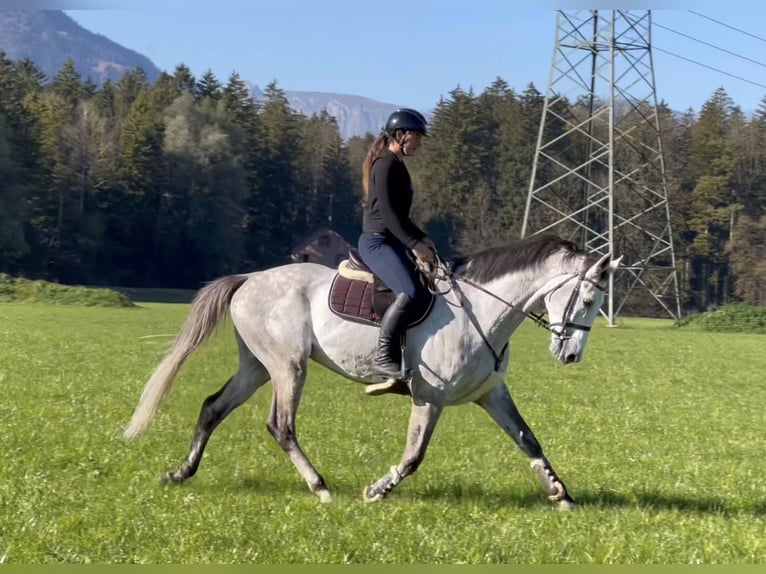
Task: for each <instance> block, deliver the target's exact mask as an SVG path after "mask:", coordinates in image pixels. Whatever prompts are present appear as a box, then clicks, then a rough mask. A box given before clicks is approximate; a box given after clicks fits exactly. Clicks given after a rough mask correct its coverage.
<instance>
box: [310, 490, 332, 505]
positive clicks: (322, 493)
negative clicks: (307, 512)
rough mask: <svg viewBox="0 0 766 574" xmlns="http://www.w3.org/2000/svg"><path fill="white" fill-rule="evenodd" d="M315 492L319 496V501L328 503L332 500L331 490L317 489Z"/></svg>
mask: <svg viewBox="0 0 766 574" xmlns="http://www.w3.org/2000/svg"><path fill="white" fill-rule="evenodd" d="M314 494H316V495H317V496H318V497H319V502H321V503H322V504H328V503H330V502H332V494H330V491H329V490H317V491H316V492H315V493H314Z"/></svg>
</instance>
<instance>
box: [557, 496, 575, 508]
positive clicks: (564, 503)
mask: <svg viewBox="0 0 766 574" xmlns="http://www.w3.org/2000/svg"><path fill="white" fill-rule="evenodd" d="M576 509H577V503H576V502H575V501H574V500H572V499H571V498H569V497H568V496H567V497H566V498H562V499H561V500H559V504H558V510H559V512H569V511H571V510H576Z"/></svg>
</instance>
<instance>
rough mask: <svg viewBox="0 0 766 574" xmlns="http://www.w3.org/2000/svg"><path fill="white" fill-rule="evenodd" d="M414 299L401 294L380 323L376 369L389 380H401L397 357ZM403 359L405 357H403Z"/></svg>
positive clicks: (375, 360)
mask: <svg viewBox="0 0 766 574" xmlns="http://www.w3.org/2000/svg"><path fill="white" fill-rule="evenodd" d="M411 303H412V299H411V298H410V296H409V295H407V294H406V293H399V295H397V296H396V298H395V299H394V301H393V302H392V303H391V305H390V306H389V308H388V309H386V312H385V313H383V318H382V319H381V322H380V335H379V337H378V350H377V352H376V353H375V359H374V363H375V369H376V371H377V373H378V374H380V375H382V376H384V377H387V378H389V379H400V378H401V363H400V362H397V360H396V358H395V357H398V356H399V353H398V351H399V349H400V347H399V345H400V340H401V339H400V337H401V334H402V333H403V331H404V330H405V329H406V327H407V312H408V311H409V309H410V307H411ZM402 359H403V357H402Z"/></svg>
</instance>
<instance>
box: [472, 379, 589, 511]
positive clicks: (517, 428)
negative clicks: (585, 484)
mask: <svg viewBox="0 0 766 574" xmlns="http://www.w3.org/2000/svg"><path fill="white" fill-rule="evenodd" d="M492 376H493V377H496V378H497V381H498V384H497V385H495V386H494V387H492V389H491V390H490V391H489V392H488V393H487V394H485V395H483V396H482V397H480V398H479V399H477V400H476V404H478V405H479V406H480V407H482V408H483V409H484V410H485V411H487V413H488V414H489V416H490V417H492V419H493V420H494V421H495V422H496V423H497V424H499V425H500V427H501V428H502V429H503V430H504V431H505V432H506V433H508V434H509V435H510V437H511V438H512V439H513V440H514V441H515V442H516V444H517V445H519V448H520V449H521V450H522V451H524V454H526V455H527V456H528V457H529V462H530V465H531V466H532V468H533V469H535V471H536V472H537V474H538V476H539V477H540V480H541V482H542V483H543V488H544V489H545V492H546V493H547V494H548V498H550V499H551V500H552V501H554V502H557V503H558V505H559V509H560V510H570V509H572V508H574V506H575V502H574V500H572V497H571V496H569V493H568V492H567V488H566V486H565V485H564V483H563V481H562V480H561V479H560V478H559V477H558V475H557V474H556V472H555V471H554V470H553V467H552V466H551V464H550V462H548V459H546V458H545V456H544V455H543V449H542V447H541V446H540V443H539V442H537V439H536V438H535V435H534V434H532V431H531V430H530V428H529V426H527V423H526V422H524V419H523V418H522V417H521V414H520V413H519V410H518V409H517V408H516V405H515V404H514V402H513V399H512V398H511V393H510V391H508V387H507V386H506V384H505V382H504V381H503V378H502V376H501V375H500V374H499V373H495V374H493V375H492Z"/></svg>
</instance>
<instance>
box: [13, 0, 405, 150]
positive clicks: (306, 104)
mask: <svg viewBox="0 0 766 574" xmlns="http://www.w3.org/2000/svg"><path fill="white" fill-rule="evenodd" d="M0 50H1V51H4V52H5V53H6V55H7V57H8V58H10V59H11V60H23V59H25V58H29V59H30V60H32V61H33V62H34V63H35V64H36V65H37V66H38V67H39V68H40V69H41V70H42V71H43V72H44V73H45V74H46V75H47V76H48V77H49V78H52V77H53V76H55V75H56V72H58V71H59V70H60V69H61V67H62V66H63V65H64V63H65V62H66V61H67V59H69V58H71V59H72V60H73V61H74V63H75V68H76V69H77V71H78V73H79V74H80V75H81V76H82V78H83V79H87V78H90V79H91V80H92V81H93V82H94V83H96V84H97V85H100V84H102V83H103V82H104V81H105V80H107V79H109V80H113V81H115V80H118V79H119V78H121V77H122V76H123V75H124V74H125V73H126V72H128V71H130V70H132V69H135V68H141V69H143V70H144V72H145V73H146V77H147V79H148V80H149V81H150V82H154V81H155V80H156V79H157V78H158V77H159V76H160V73H161V71H160V70H159V68H157V66H155V65H154V64H153V63H152V61H151V60H150V59H149V58H148V57H146V56H144V55H142V54H139V53H138V52H135V51H133V50H130V49H128V48H125V47H123V46H121V45H120V44H117V43H116V42H113V41H112V40H110V39H109V38H107V37H105V36H102V35H101V34H98V33H94V32H91V31H89V30H87V29H85V28H83V27H82V26H80V25H79V24H78V23H77V22H76V21H75V20H73V19H72V18H70V17H69V16H68V15H67V14H65V13H64V12H62V11H60V10H42V11H23V10H17V11H9V10H6V11H2V10H0ZM169 73H172V71H170V72H169ZM219 79H221V78H219ZM245 83H246V85H247V86H248V88H249V89H250V92H251V94H252V95H253V97H254V98H255V99H257V100H262V99H263V97H264V94H263V92H262V91H261V89H260V88H259V87H258V86H257V85H256V84H253V83H251V82H248V81H246V80H245ZM282 89H284V88H282ZM284 91H285V96H286V97H287V101H288V102H289V104H290V106H291V107H292V108H293V109H294V110H295V111H296V112H298V113H302V114H305V115H307V116H311V115H313V114H319V113H321V112H322V111H326V112H327V113H328V114H329V115H331V116H333V117H334V118H335V119H336V121H337V122H338V129H339V131H340V135H341V137H343V138H344V139H348V138H351V137H353V136H362V135H364V134H366V133H368V132H369V133H372V134H378V133H379V132H380V129H381V128H382V127H383V126H384V125H385V123H386V119H387V118H388V116H389V114H390V113H391V112H392V111H394V110H395V109H396V108H397V107H398V106H396V105H395V104H389V103H385V102H379V101H376V100H373V99H371V98H368V97H364V96H355V95H348V94H339V93H335V92H314V91H306V92H301V91H293V90H284Z"/></svg>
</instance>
